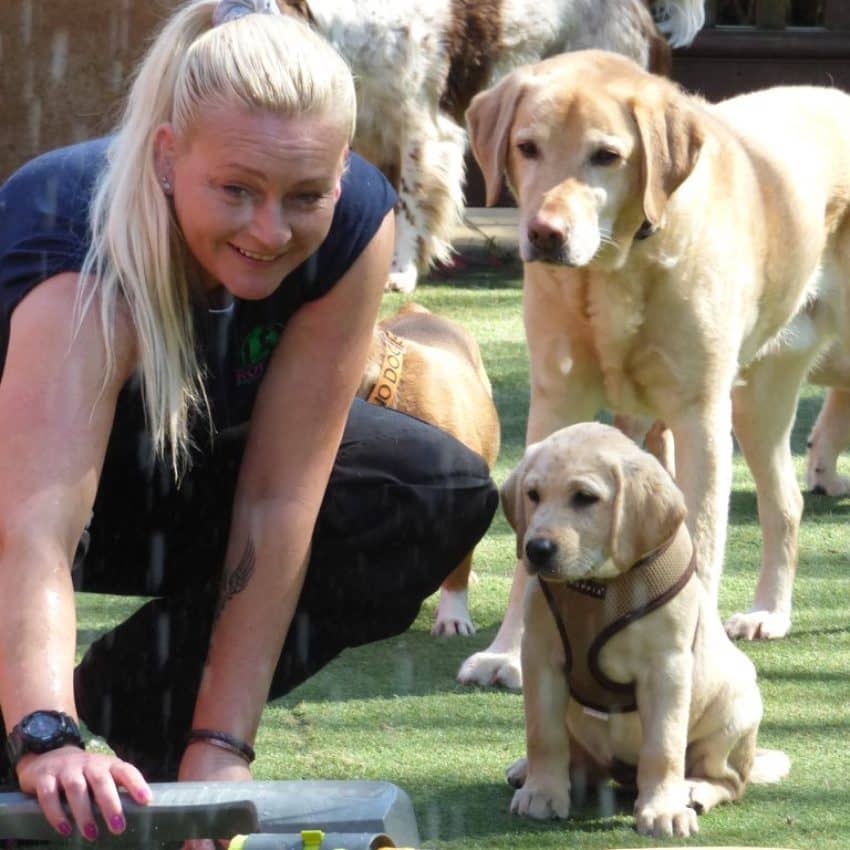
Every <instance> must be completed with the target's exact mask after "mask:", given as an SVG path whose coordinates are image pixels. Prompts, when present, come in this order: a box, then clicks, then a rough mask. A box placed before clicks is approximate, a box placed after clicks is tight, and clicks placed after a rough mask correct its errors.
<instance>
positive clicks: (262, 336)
mask: <svg viewBox="0 0 850 850" xmlns="http://www.w3.org/2000/svg"><path fill="white" fill-rule="evenodd" d="M281 330H282V328H281V326H280V325H259V326H257V327H255V328H251V330H250V331H248V333H247V334H246V335H245V338H244V339H243V340H242V345H241V346H240V349H239V364H240V365H239V368H238V369H237V370H236V383H237V384H249V383H252V382H253V381H256V380H257V379H258V378H260V377H261V376H262V374H263V372H264V371H265V369H266V362H267V361H268V359H269V357H271V353H272V351H274V347H275V345H277V341H278V340H279V339H280V334H281Z"/></svg>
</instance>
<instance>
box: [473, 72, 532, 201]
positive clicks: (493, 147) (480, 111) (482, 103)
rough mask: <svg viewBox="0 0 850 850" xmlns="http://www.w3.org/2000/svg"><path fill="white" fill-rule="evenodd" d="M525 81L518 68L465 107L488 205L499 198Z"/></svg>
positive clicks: (526, 79) (479, 94) (524, 74)
mask: <svg viewBox="0 0 850 850" xmlns="http://www.w3.org/2000/svg"><path fill="white" fill-rule="evenodd" d="M527 82H528V74H527V72H526V71H524V69H522V68H518V69H517V70H515V71H513V72H511V73H510V74H508V75H507V76H506V77H503V78H502V79H501V80H500V81H499V82H498V83H497V84H496V85H495V86H493V87H492V88H489V89H486V90H485V91H483V92H479V93H478V94H477V95H475V97H474V98H473V99H472V102H471V103H470V105H469V109H467V110H466V125H467V127H468V129H469V146H470V148H471V150H472V155H473V156H474V157H475V161H476V162H477V163H478V165H479V167H480V168H481V173H482V174H483V176H484V187H485V190H486V192H485V196H486V203H487V206H488V207H491V206H493V204H495V203H496V202H497V201H498V200H499V195H500V194H501V191H502V183H503V181H504V175H505V164H506V162H507V155H508V142H509V140H510V134H511V125H512V124H513V120H514V115H515V114H516V109H517V106H518V105H519V102H520V100H521V99H522V95H523V92H524V91H525V89H526V86H527Z"/></svg>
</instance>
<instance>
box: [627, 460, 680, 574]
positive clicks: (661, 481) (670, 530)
mask: <svg viewBox="0 0 850 850" xmlns="http://www.w3.org/2000/svg"><path fill="white" fill-rule="evenodd" d="M641 454H642V455H643V456H642V457H639V458H636V459H634V460H633V459H631V458H630V459H628V460H624V461H622V462H620V463H616V462H615V463H614V466H613V468H612V469H613V473H614V480H615V482H616V493H615V496H614V504H613V508H612V510H613V516H612V522H611V557H612V558H613V560H614V563H615V564H617V566H618V567H621V568H622V569H623V570H627V569H629V568H630V567H631V566H632V565H633V564H635V563H636V562H637V561H639V560H640V559H641V558H642V557H643V556H644V555H648V554H649V553H650V552H652V551H653V550H654V549H657V548H658V547H659V546H660V545H661V544H662V543H664V542H665V541H666V540H669V539H670V538H671V537H672V536H673V534H674V533H675V532H676V529H677V528H678V527H679V526H680V525H681V523H682V521H683V520H684V518H685V515H686V514H687V509H686V508H685V499H684V496H682V493H681V491H680V490H679V488H678V487H677V486H676V484H675V483H674V481H673V479H672V478H671V477H670V475H669V473H668V472H667V470H666V469H664V467H663V466H662V465H661V464H660V463H659V462H658V461H657V460H656V459H655V458H654V457H652V455H650V454H649V453H647V452H642V453H641Z"/></svg>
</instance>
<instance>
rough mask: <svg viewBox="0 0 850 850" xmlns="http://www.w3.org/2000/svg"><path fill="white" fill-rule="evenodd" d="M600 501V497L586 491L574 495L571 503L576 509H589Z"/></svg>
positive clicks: (579, 491)
mask: <svg viewBox="0 0 850 850" xmlns="http://www.w3.org/2000/svg"><path fill="white" fill-rule="evenodd" d="M598 501H599V496H597V495H596V494H595V493H588V492H587V491H585V490H578V491H576V492H575V493H573V497H572V499H570V503H571V504H572V506H573V507H574V508H587V507H590V505H595V504H596V503H597V502H598Z"/></svg>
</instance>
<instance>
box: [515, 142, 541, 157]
mask: <svg viewBox="0 0 850 850" xmlns="http://www.w3.org/2000/svg"><path fill="white" fill-rule="evenodd" d="M516 147H517V150H518V151H519V152H520V154H522V156H523V157H524V158H525V159H537V157H538V156H540V148H538V147H537V143H536V142H519V144H517V146H516Z"/></svg>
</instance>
